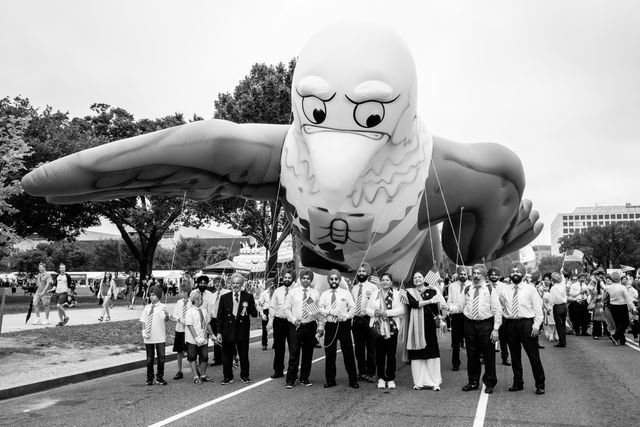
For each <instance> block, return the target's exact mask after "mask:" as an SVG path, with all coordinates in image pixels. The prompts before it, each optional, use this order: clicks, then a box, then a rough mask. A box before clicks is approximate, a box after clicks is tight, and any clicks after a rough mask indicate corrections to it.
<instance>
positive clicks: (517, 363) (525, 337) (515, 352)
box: [506, 319, 545, 388]
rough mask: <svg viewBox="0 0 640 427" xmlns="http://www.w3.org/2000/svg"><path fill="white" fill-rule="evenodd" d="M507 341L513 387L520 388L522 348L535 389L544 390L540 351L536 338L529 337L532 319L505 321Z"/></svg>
mask: <svg viewBox="0 0 640 427" xmlns="http://www.w3.org/2000/svg"><path fill="white" fill-rule="evenodd" d="M506 323H507V339H508V340H509V350H510V351H511V368H512V370H513V385H515V386H522V385H523V384H524V380H523V379H522V348H524V351H525V353H527V357H528V358H529V363H531V370H532V371H533V378H534V379H535V382H536V387H542V388H544V382H545V377H544V368H543V367H542V362H541V361H540V351H539V350H538V338H537V337H536V338H533V337H532V336H531V331H532V330H533V319H515V320H511V319H506Z"/></svg>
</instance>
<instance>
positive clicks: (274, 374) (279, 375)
mask: <svg viewBox="0 0 640 427" xmlns="http://www.w3.org/2000/svg"><path fill="white" fill-rule="evenodd" d="M282 377H284V374H283V373H282V372H274V373H273V375H271V378H273V379H276V378H282Z"/></svg>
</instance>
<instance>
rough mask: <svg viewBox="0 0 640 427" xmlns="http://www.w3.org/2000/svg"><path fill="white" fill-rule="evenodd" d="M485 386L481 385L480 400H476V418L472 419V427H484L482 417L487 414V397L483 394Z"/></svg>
mask: <svg viewBox="0 0 640 427" xmlns="http://www.w3.org/2000/svg"><path fill="white" fill-rule="evenodd" d="M485 388H486V386H485V385H484V384H482V389H481V390H480V399H479V400H478V408H477V409H476V417H475V418H474V419H473V427H482V426H484V417H485V415H486V413H487V403H489V395H488V394H487V393H485V392H484V389H485Z"/></svg>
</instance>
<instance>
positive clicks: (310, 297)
mask: <svg viewBox="0 0 640 427" xmlns="http://www.w3.org/2000/svg"><path fill="white" fill-rule="evenodd" d="M306 290H307V292H306V295H307V299H306V301H307V302H306V303H307V316H306V317H304V316H303V315H302V313H303V310H302V307H303V305H304V304H305V302H304V301H305V300H304V296H305V288H303V287H302V286H300V287H297V288H295V289H292V290H291V291H289V297H288V298H287V300H286V302H285V308H284V312H285V314H286V317H287V319H289V322H291V323H295V322H296V321H298V320H299V321H300V323H310V322H315V321H316V320H317V319H318V316H319V311H318V307H319V305H318V302H319V301H320V293H319V292H318V291H316V290H315V289H313V288H312V287H311V286H309V287H308V288H306ZM314 303H315V305H316V308H315V313H313V312H312V311H313V310H311V309H310V305H313V304H314Z"/></svg>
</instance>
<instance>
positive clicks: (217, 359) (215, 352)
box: [209, 319, 222, 364]
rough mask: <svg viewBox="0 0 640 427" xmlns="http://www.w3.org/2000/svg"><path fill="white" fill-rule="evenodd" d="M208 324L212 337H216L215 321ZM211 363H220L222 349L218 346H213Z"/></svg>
mask: <svg viewBox="0 0 640 427" xmlns="http://www.w3.org/2000/svg"><path fill="white" fill-rule="evenodd" d="M209 324H210V325H211V331H212V332H213V336H216V335H217V334H218V325H217V322H216V319H211V322H209ZM213 363H216V364H218V363H222V347H220V346H219V345H214V346H213Z"/></svg>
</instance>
